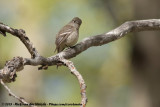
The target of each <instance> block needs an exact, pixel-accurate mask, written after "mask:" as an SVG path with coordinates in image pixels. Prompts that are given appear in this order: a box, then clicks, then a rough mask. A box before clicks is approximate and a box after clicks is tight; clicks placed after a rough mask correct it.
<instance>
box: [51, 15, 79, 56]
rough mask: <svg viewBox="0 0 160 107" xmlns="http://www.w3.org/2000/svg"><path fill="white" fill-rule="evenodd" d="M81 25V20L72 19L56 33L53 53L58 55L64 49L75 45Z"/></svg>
mask: <svg viewBox="0 0 160 107" xmlns="http://www.w3.org/2000/svg"><path fill="white" fill-rule="evenodd" d="M81 24H82V20H81V19H80V18H78V17H74V18H73V19H72V20H71V21H70V22H69V23H68V24H67V25H65V26H64V27H63V28H62V29H61V30H60V31H59V32H58V34H57V35H56V40H55V44H56V49H55V51H57V52H58V53H59V52H61V51H63V50H64V49H65V48H66V47H72V46H74V45H75V44H76V43H77V41H78V37H79V27H80V25H81ZM55 51H54V52H55Z"/></svg>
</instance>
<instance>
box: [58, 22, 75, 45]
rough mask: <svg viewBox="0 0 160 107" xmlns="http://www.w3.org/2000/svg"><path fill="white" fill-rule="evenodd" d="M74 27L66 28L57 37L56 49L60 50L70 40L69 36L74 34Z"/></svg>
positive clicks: (68, 26)
mask: <svg viewBox="0 0 160 107" xmlns="http://www.w3.org/2000/svg"><path fill="white" fill-rule="evenodd" d="M73 29H74V27H73V26H70V25H66V26H64V27H63V28H62V29H61V30H60V31H59V33H58V34H57V37H56V41H55V44H56V47H57V48H59V46H60V45H61V44H62V43H63V42H64V41H65V40H66V39H67V38H68V36H69V35H70V34H71V33H72V32H73Z"/></svg>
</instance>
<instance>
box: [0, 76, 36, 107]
mask: <svg viewBox="0 0 160 107" xmlns="http://www.w3.org/2000/svg"><path fill="white" fill-rule="evenodd" d="M0 81H1V84H2V85H3V86H4V88H5V89H6V90H7V91H8V93H9V95H10V96H12V97H14V98H16V99H17V100H18V101H20V102H21V103H22V104H24V105H29V103H28V102H27V101H25V99H24V98H22V97H18V96H16V95H15V94H14V93H13V92H11V90H10V89H9V87H8V86H7V85H6V84H5V83H4V82H3V80H2V79H1V80H0ZM31 107H36V106H32V105H31Z"/></svg>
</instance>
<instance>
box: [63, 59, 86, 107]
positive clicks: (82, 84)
mask: <svg viewBox="0 0 160 107" xmlns="http://www.w3.org/2000/svg"><path fill="white" fill-rule="evenodd" d="M60 61H62V62H63V63H64V64H65V65H67V67H68V68H69V69H70V71H71V73H72V74H73V75H75V76H76V77H77V79H78V81H79V84H80V89H81V97H82V100H81V104H82V107H85V106H86V104H87V95H86V84H85V82H84V79H83V77H82V75H81V74H80V73H79V72H78V71H77V69H76V68H75V66H74V64H73V62H71V61H69V60H66V59H64V58H60Z"/></svg>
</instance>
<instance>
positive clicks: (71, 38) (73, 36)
mask: <svg viewBox="0 0 160 107" xmlns="http://www.w3.org/2000/svg"><path fill="white" fill-rule="evenodd" d="M78 37H79V36H78V32H72V33H71V34H70V35H69V36H68V38H67V40H66V45H67V46H73V45H75V44H76V43H77V41H78Z"/></svg>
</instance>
